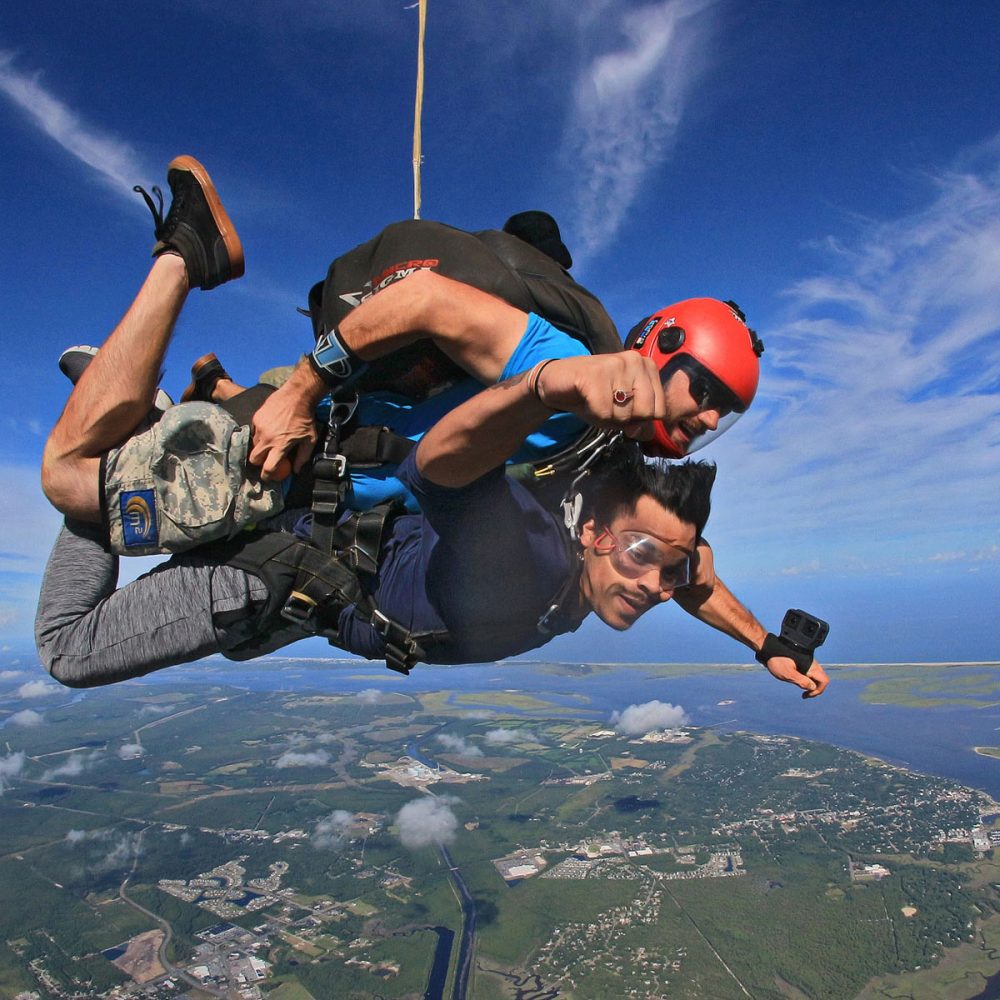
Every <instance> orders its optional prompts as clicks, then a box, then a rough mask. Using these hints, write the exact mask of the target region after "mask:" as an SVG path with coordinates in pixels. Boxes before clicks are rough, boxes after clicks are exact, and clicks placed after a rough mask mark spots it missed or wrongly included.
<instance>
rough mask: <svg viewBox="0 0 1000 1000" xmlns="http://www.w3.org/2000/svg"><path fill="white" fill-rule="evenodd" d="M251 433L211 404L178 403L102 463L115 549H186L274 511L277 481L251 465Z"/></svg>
mask: <svg viewBox="0 0 1000 1000" xmlns="http://www.w3.org/2000/svg"><path fill="white" fill-rule="evenodd" d="M249 452H250V428H249V427H245V426H244V427H241V426H240V425H238V424H237V423H236V421H235V420H234V419H233V418H232V417H231V416H230V415H229V414H228V413H226V411H225V410H223V409H222V408H221V407H218V406H216V405H214V404H212V403H182V404H180V405H179V406H173V407H171V408H170V409H169V410H167V411H166V412H165V413H164V414H163V417H162V418H161V419H160V421H159V423H156V424H154V425H153V426H152V427H150V428H149V429H148V430H146V431H143V432H142V433H141V434H136V435H135V436H134V437H132V438H130V439H129V440H128V441H126V442H125V444H123V445H122V446H121V447H120V448H115V449H112V450H111V451H109V452H108V454H107V455H106V456H105V459H104V461H103V463H102V486H103V502H104V510H105V512H106V516H107V521H108V527H109V529H110V536H111V548H112V551H113V552H115V553H117V554H118V555H127V556H147V555H158V554H166V553H169V552H183V551H185V550H186V549H190V548H194V547H195V546H197V545H203V544H204V543H205V542H212V541H217V540H219V539H224V538H232V537H233V536H234V535H235V534H237V532H239V531H241V530H243V529H244V528H246V527H248V526H251V525H253V524H256V523H257V522H259V521H262V520H264V519H265V518H267V517H271V516H272V515H274V514H277V513H279V512H280V511H281V510H282V507H283V505H284V504H283V495H282V487H281V484H280V483H262V482H261V481H260V478H259V470H257V469H256V468H254V467H253V466H251V465H249V463H248V462H247V456H248V455H249Z"/></svg>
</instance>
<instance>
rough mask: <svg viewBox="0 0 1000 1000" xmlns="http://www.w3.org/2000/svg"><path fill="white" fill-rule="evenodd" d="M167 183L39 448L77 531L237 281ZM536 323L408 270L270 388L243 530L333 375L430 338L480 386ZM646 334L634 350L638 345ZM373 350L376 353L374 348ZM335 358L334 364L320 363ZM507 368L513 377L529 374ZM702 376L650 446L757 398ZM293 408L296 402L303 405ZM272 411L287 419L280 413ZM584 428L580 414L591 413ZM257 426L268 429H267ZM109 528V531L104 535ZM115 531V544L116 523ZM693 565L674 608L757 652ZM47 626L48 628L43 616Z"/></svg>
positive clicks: (262, 507) (186, 175)
mask: <svg viewBox="0 0 1000 1000" xmlns="http://www.w3.org/2000/svg"><path fill="white" fill-rule="evenodd" d="M168 178H169V179H170V182H171V187H172V189H173V193H174V203H173V205H172V208H171V212H170V213H169V214H168V216H167V218H166V219H165V220H164V219H162V218H160V219H158V220H157V223H158V224H157V237H158V243H157V246H156V248H155V251H154V252H155V254H156V259H155V261H154V264H153V267H152V268H151V271H150V274H149V276H148V278H147V280H146V282H145V284H144V285H143V287H142V289H141V290H140V292H139V294H138V295H137V297H136V299H135V301H134V302H133V304H132V306H131V307H130V309H129V310H128V312H127V313H126V315H125V317H124V318H123V320H122V321H121V323H120V324H119V326H118V327H117V328H116V330H115V331H113V333H112V335H111V336H110V337H109V339H108V341H107V342H106V343H105V345H104V346H103V347H102V349H101V351H100V352H99V353H98V355H97V356H96V357H95V358H94V359H93V363H92V364H90V365H89V367H88V368H87V370H86V372H85V373H84V374H83V377H82V378H81V380H80V382H79V384H78V385H77V386H76V388H75V389H74V391H73V393H72V394H71V397H70V400H69V402H68V403H67V407H66V410H65V411H64V413H63V416H62V417H61V418H60V421H59V422H58V423H57V426H56V428H55V429H54V431H53V433H52V435H51V436H50V438H49V441H48V443H47V445H46V452H45V458H44V461H43V486H44V488H45V491H46V494H47V495H48V497H49V499H50V500H51V501H52V502H53V504H54V505H55V506H56V507H57V508H58V509H59V510H61V511H62V512H63V513H64V514H66V515H67V516H68V517H69V518H72V519H75V520H77V521H83V522H91V523H100V522H107V521H108V520H109V519H111V520H113V519H114V516H115V513H116V512H115V511H114V510H113V509H112V506H113V505H110V504H109V503H108V493H107V490H106V481H105V474H106V472H107V470H108V464H109V463H108V455H109V453H111V452H114V451H115V449H116V448H117V447H118V446H123V442H126V441H127V440H128V439H129V436H130V435H131V434H132V432H133V430H134V429H135V428H136V427H137V426H138V425H139V424H140V423H141V421H142V420H143V419H144V417H145V415H146V413H147V412H148V410H149V408H150V404H151V401H152V399H153V397H154V394H155V392H156V382H157V376H158V373H159V371H160V369H161V365H162V361H163V358H164V355H165V352H166V348H167V345H168V343H169V339H170V334H171V332H172V328H173V324H174V322H175V321H176V318H177V316H178V315H179V313H180V310H181V308H182V306H183V303H184V301H185V299H186V296H187V294H188V292H189V290H190V289H191V288H192V287H201V288H204V289H208V288H213V287H215V286H216V285H219V284H222V283H223V282H225V281H228V280H231V279H234V278H238V277H239V276H241V274H242V273H243V259H242V247H241V245H240V242H239V238H238V236H237V235H236V233H235V230H234V228H233V227H232V224H231V222H230V221H229V219H228V216H227V215H226V213H225V211H224V209H223V208H222V205H221V202H220V201H219V199H218V195H217V193H216V192H215V189H214V186H213V185H212V183H211V181H210V179H209V178H208V175H207V173H206V172H205V171H204V168H203V167H202V166H201V165H200V164H198V163H197V161H195V160H193V159H192V158H190V157H181V158H178V160H175V161H174V163H173V164H171V169H170V172H169V174H168ZM179 195H181V196H180V197H179ZM154 215H155V213H154ZM672 318H673V317H651V318H650V320H649V321H646V322H644V323H643V324H641V329H639V330H638V333H637V334H636V340H637V341H639V343H637V344H636V347H637V351H638V353H639V354H643V353H644V352H643V351H642V349H641V348H642V347H643V346H645V344H647V343H654V344H656V343H661V340H660V338H659V337H652V336H650V334H651V332H653V331H655V329H656V327H657V325H659V326H660V327H661V328H662V327H669V326H671V325H672V324H671V323H669V322H667V320H669V319H672ZM536 319H537V317H528V316H527V315H526V314H524V313H522V312H519V311H518V310H516V309H512V308H511V307H510V306H508V305H505V304H504V303H503V302H501V301H500V300H498V299H496V298H495V297H493V296H490V295H487V294H485V293H484V292H482V291H480V290H478V289H475V288H472V287H470V286H467V285H464V284H462V283H461V282H456V281H454V280H451V279H448V278H445V277H443V276H441V275H438V274H435V273H433V271H430V270H418V271H417V272H416V273H414V274H412V275H410V276H409V277H407V278H406V280H405V281H398V282H395V283H393V284H390V285H389V286H388V287H386V288H385V289H384V290H382V291H380V292H379V294H378V295H377V296H374V297H372V298H370V299H368V300H367V301H366V302H364V303H363V304H362V305H361V306H360V307H358V308H357V309H355V310H354V311H353V312H351V313H350V315H349V317H348V318H347V319H346V320H345V321H344V323H343V324H342V325H341V327H340V329H339V331H338V333H339V339H338V337H337V336H334V337H332V338H331V337H327V340H326V343H325V346H326V347H327V349H328V350H327V353H326V356H323V354H322V352H314V356H311V357H310V358H308V359H307V360H304V361H303V362H302V363H300V365H299V366H298V367H297V369H296V372H295V374H294V375H293V377H292V379H290V380H289V383H286V387H285V391H283V390H279V391H278V392H277V393H275V394H274V395H273V396H271V398H270V401H269V402H273V404H274V405H272V406H271V407H270V413H267V412H265V413H264V415H263V416H264V419H261V420H258V423H257V425H256V429H255V435H254V446H253V451H252V453H251V456H250V459H251V462H256V464H258V465H260V466H261V467H262V471H263V475H261V476H260V477H255V476H253V475H252V474H251V472H252V470H251V469H249V468H247V469H246V470H245V471H246V473H247V474H248V475H247V477H246V478H247V480H248V483H249V493H250V494H253V495H252V496H248V497H245V498H244V499H246V500H247V504H246V506H247V507H248V509H249V510H250V512H251V518H250V519H251V520H262V519H263V518H264V517H266V516H267V515H268V514H271V513H274V512H275V510H276V508H277V507H278V506H280V504H279V503H275V502H274V491H273V489H271V490H270V492H269V487H268V484H267V483H266V479H267V477H268V476H269V475H272V476H273V475H275V474H278V475H280V474H281V473H282V472H285V473H287V464H286V465H285V468H284V469H282V468H281V466H282V463H287V461H288V458H289V457H290V456H291V455H294V458H295V463H296V464H297V465H301V464H302V463H303V462H304V461H305V459H306V457H307V456H308V454H309V453H310V452H311V449H312V447H313V435H314V433H315V431H314V429H313V424H312V413H311V407H312V405H313V404H314V402H315V396H316V394H317V393H320V390H321V389H323V390H324V391H329V389H330V388H331V385H330V382H331V375H332V376H333V381H336V379H337V378H342V377H343V375H344V374H346V375H348V376H349V375H350V374H351V370H350V369H351V368H352V367H354V366H355V365H356V364H357V362H358V361H359V360H360V359H361V357H362V355H363V354H365V353H369V354H370V355H371V356H373V357H374V356H376V354H377V353H378V352H391V351H393V350H395V349H397V348H398V347H400V346H402V345H404V344H405V343H406V342H408V341H412V340H415V339H420V338H421V337H427V336H432V337H433V339H434V342H435V344H436V345H438V346H439V347H440V348H441V349H442V350H443V351H444V353H445V354H446V355H447V356H448V357H449V358H451V359H452V360H454V361H456V362H457V363H458V364H459V365H460V366H461V367H462V368H463V369H464V370H465V371H468V372H470V373H471V374H472V375H474V376H475V377H476V378H477V379H479V380H480V381H481V383H487V384H489V383H493V382H495V381H496V380H497V378H498V377H499V376H501V375H502V374H503V369H504V367H505V366H506V365H507V364H509V363H510V360H511V358H512V357H513V356H515V355H516V354H517V350H518V348H519V346H520V345H521V343H522V342H523V341H524V339H525V336H526V334H525V323H527V324H528V327H529V329H530V328H531V326H532V324H533V323H534V321H535V320H536ZM534 325H535V327H536V331H535V332H536V335H540V336H541V338H542V339H543V340H545V338H546V337H548V338H550V339H549V341H548V342H547V343H545V344H544V346H543V348H542V355H541V356H542V361H544V362H545V363H546V364H548V363H551V362H553V361H555V360H558V359H560V358H563V359H569V358H573V357H577V358H582V356H584V355H587V354H589V353H590V352H589V351H588V350H587V349H586V347H583V346H582V345H579V346H578V347H576V348H574V347H572V346H570V347H569V348H568V349H567V348H565V347H564V348H559V346H558V345H557V344H556V341H558V340H559V337H558V334H559V331H557V330H555V329H554V328H551V327H548V328H546V326H547V325H545V324H537V323H535V324H534ZM539 330H540V334H539ZM327 333H328V334H332V333H334V331H332V330H330V331H327ZM644 335H645V337H646V340H645V342H642V338H643V336H644ZM740 335H741V336H742V337H743V338H745V340H746V342H747V344H748V345H750V344H751V343H752V342H751V340H750V337H749V334H748V333H747V331H746V328H745V327H742V329H741V331H740ZM563 339H568V338H563ZM372 343H375V345H376V346H374V347H372V346H371V345H372ZM348 344H350V346H348ZM619 344H620V342H619ZM331 346H332V347H333V350H332V351H331V350H329V348H331ZM338 350H339V351H340V353H341V355H342V357H340V358H337V357H335V356H334V357H333V358H331V357H330V355H331V354H333V355H336V353H337V351H338ZM747 350H748V351H749V350H750V347H749V346H748V348H747ZM628 353H631V352H628ZM633 357H634V355H633ZM344 361H346V362H347V363H346V364H344V363H342V362H344ZM653 362H654V359H653V358H651V357H650V356H649V355H648V354H647V355H646V358H645V364H647V365H650V366H652V364H653ZM541 364H542V362H536V364H535V366H533V368H532V369H531V370H532V371H533V372H534V379H533V386H534V389H535V390H536V396H539V394H538V392H537V390H538V389H539V387H540V386H545V385H546V384H547V383H551V380H552V379H553V378H556V373H557V371H562V372H564V371H567V370H569V371H575V370H576V369H574V368H572V367H570V368H568V369H567V368H565V366H564V367H563V368H562V369H558V368H557V367H553V369H552V370H551V371H550V372H549V375H548V379H546V377H545V370H544V367H541ZM516 370H517V371H519V372H525V371H527V370H528V368H527V367H519V368H517V369H516ZM588 370H589V369H588ZM653 370H654V371H656V370H657V369H656V368H653ZM710 376H711V373H710V372H708V373H706V372H703V371H699V370H697V369H696V368H692V367H688V368H686V369H685V368H680V369H678V371H677V372H676V373H674V374H673V376H672V377H671V379H670V381H669V384H667V385H664V387H663V393H662V399H661V402H659V403H658V407H659V409H658V411H657V413H656V416H657V420H656V421H655V422H654V434H655V428H656V427H660V428H662V429H663V433H664V434H666V436H667V437H668V438H669V439H670V440H671V441H673V442H674V443H675V444H676V443H677V441H680V442H681V443H683V442H684V441H685V440H691V439H693V438H694V437H696V436H697V435H699V434H700V433H702V432H704V431H706V430H710V429H712V425H713V424H716V425H717V423H718V421H719V419H720V417H721V416H722V415H723V411H724V410H725V411H727V412H728V411H738V410H739V409H740V408H745V406H746V405H748V404H749V401H750V399H752V395H753V389H755V388H756V371H754V373H753V385H752V386H751V387H749V388H747V387H743V396H744V398H742V399H741V398H737V399H736V400H735V401H734V400H733V399H732V398H731V397H732V388H731V387H727V386H724V385H723V386H720V385H719V384H717V381H714V380H713V379H712V378H711V377H710ZM578 389H579V387H577V389H573V388H572V387H567V388H566V389H565V390H564V391H565V392H566V393H568V394H569V396H572V395H573V393H574V392H577V391H578ZM631 392H632V390H631V389H630V388H628V387H624V386H623V387H618V386H616V387H614V389H613V394H614V398H613V400H612V404H610V405H613V406H614V407H616V409H613V410H612V411H611V414H610V416H613V417H614V418H615V419H614V420H607V421H604V422H605V423H607V424H608V425H609V426H615V427H620V426H622V424H623V421H622V419H621V417H622V415H623V411H622V410H621V409H620V407H623V406H625V407H627V405H628V403H629V401H630V398H623V399H621V400H619V399H618V398H617V397H618V394H621V395H622V396H623V397H630V393H631ZM727 392H728V393H729V395H728V396H727V395H726V393H727ZM569 396H568V397H567V398H569ZM746 397H748V398H746ZM539 398H540V396H539ZM303 400H306V401H307V402H306V403H305V405H303V402H302V401H303ZM672 400H675V402H674V403H673V404H672V402H671V401H672ZM672 406H673V409H672ZM282 407H284V408H285V411H286V412H284V413H283V412H282ZM473 412H474V411H473ZM275 414H277V418H276V419H275ZM588 416H592V413H590V412H589V411H588ZM266 421H271V426H272V427H278V428H279V429H278V430H277V431H274V430H270V431H269V430H267V429H266ZM597 422H598V423H601V421H597ZM282 428H283V429H282ZM672 432H673V433H672ZM109 450H110V451H109ZM278 492H279V494H280V491H278ZM269 505H270V506H269ZM238 527H239V526H237V530H238ZM114 530H115V529H114V527H113V525H112V535H113V536H114ZM118 531H119V541H122V540H123V539H122V535H123V525H122V524H119V527H118ZM202 540H209V539H202ZM184 542H185V544H184V545H181V546H176V547H175V548H173V549H171V548H170V546H166V550H167V551H181V550H182V549H184V548H188V547H190V545H191V540H190V539H185V540H184ZM124 545H125V549H126V551H125V552H124V554H143V553H141V552H133V553H129V552H128V551H127V546H128V540H127V539H124ZM697 555H698V557H697V558H695V559H693V560H692V565H693V567H694V568H695V569H694V574H693V578H692V580H691V581H690V584H691V585H690V586H689V587H688V588H687V589H686V591H685V592H684V596H683V599H681V598H679V602H680V603H682V606H684V607H685V610H688V611H689V612H690V613H692V614H695V615H696V616H697V617H699V618H700V619H701V620H703V621H705V622H706V623H707V624H710V625H712V626H713V627H715V628H718V629H720V630H722V631H724V632H726V633H727V634H729V635H731V636H733V637H734V638H736V639H738V640H739V641H741V642H743V643H745V644H746V645H748V646H750V647H751V648H752V649H754V650H756V651H758V652H760V651H761V650H762V648H763V647H764V643H765V639H766V638H767V633H766V630H764V629H763V628H762V627H761V626H760V624H759V623H757V622H756V620H755V619H754V618H753V616H752V615H751V614H750V612H749V611H747V610H746V609H745V608H744V607H743V606H742V605H741V604H740V603H739V601H737V600H736V598H735V597H734V596H733V595H732V594H731V593H730V592H729V591H728V589H727V588H725V586H724V585H723V584H722V581H721V580H719V579H718V578H717V577H716V576H715V574H714V571H713V569H712V564H711V555H710V550H708V549H707V548H704V549H702V547H700V546H699V551H698V554H697ZM680 593H681V592H680V591H678V595H679V594H680ZM237 596H238V595H236V596H234V597H233V600H236V599H237ZM210 613H214V612H212V611H210ZM48 623H49V625H52V624H53V620H52V617H51V616H49V618H48ZM762 662H765V660H762ZM765 665H766V666H767V668H768V670H769V671H770V672H771V673H772V674H773V675H774V676H775V677H776V678H778V679H781V680H785V681H791V682H793V683H795V684H796V685H798V686H799V687H801V688H802V689H803V691H804V695H805V696H816V695H818V694H820V693H821V692H822V690H823V689H824V688H825V686H826V683H827V680H826V677H825V674H824V673H823V671H822V668H821V667H820V665H819V664H818V663H816V662H815V661H814V662H813V663H812V664H811V665H810V667H809V670H808V673H807V674H799V672H798V671H797V669H796V666H795V663H794V662H793V661H791V660H789V659H788V658H787V657H786V656H783V655H780V653H778V654H774V655H771V656H769V657H767V658H766V662H765Z"/></svg>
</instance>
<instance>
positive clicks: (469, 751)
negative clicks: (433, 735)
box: [437, 733, 483, 757]
mask: <svg viewBox="0 0 1000 1000" xmlns="http://www.w3.org/2000/svg"><path fill="white" fill-rule="evenodd" d="M437 741H438V743H440V744H441V746H443V747H444V748H445V749H446V750H450V751H451V752H452V753H454V754H458V756H459V757H482V755H483V751H482V750H480V749H479V747H477V746H473V745H472V744H471V743H470V742H469V741H468V740H466V739H464V738H463V737H461V736H453V735H452V734H451V733H441V734H440V735H439V736H438V738H437Z"/></svg>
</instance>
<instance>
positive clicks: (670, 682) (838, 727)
mask: <svg viewBox="0 0 1000 1000" xmlns="http://www.w3.org/2000/svg"><path fill="white" fill-rule="evenodd" d="M932 669H945V668H932ZM946 669H947V670H948V674H947V675H946V676H947V677H948V678H949V679H951V678H954V681H955V685H956V687H958V686H959V685H960V684H961V682H962V680H963V679H964V678H968V677H972V676H979V677H981V676H982V675H983V674H985V673H989V674H991V675H992V676H993V677H994V678H995V680H996V686H997V690H998V692H1000V665H995V664H992V665H988V666H979V665H975V666H968V667H961V666H955V667H948V668H946ZM171 674H172V675H173V678H174V679H173V681H172V680H171ZM830 676H831V683H830V687H829V688H828V689H827V691H826V692H825V693H824V694H823V695H822V697H820V698H812V699H809V700H803V699H802V698H801V697H800V694H799V691H798V689H796V688H793V687H792V686H791V685H788V684H782V683H780V682H778V681H775V680H774V679H773V678H771V677H770V675H769V674H767V673H765V672H764V671H763V670H762V669H761V670H760V671H746V670H727V669H726V667H725V666H719V667H718V668H717V669H713V670H712V671H711V672H705V671H704V669H702V670H700V671H699V672H698V673H696V674H692V675H689V676H680V677H655V676H650V675H649V674H647V673H646V672H645V671H643V669H642V667H641V666H628V665H622V666H616V667H614V668H613V669H612V670H611V671H608V672H602V673H596V674H591V675H584V676H575V675H573V676H563V675H558V674H552V673H548V672H544V671H540V670H539V669H538V665H537V664H528V663H506V664H502V665H498V664H487V665H482V666H471V667H460V668H456V667H430V666H419V667H417V668H415V669H414V671H413V673H412V674H410V676H409V677H403V676H401V675H398V674H394V673H393V672H392V671H389V670H386V669H385V668H384V667H382V666H381V665H375V664H369V663H345V662H343V661H339V662H334V663H331V664H329V665H324V664H323V663H322V662H321V661H315V660H302V661H297V660H278V659H274V660H267V661H258V663H256V664H253V665H252V666H251V665H249V664H245V663H244V664H240V665H238V666H236V665H233V664H229V663H226V662H223V661H205V662H204V663H203V665H191V666H188V667H184V668H174V670H173V671H171V670H167V671H162V672H160V673H159V674H154V675H150V676H149V677H148V678H146V679H145V680H144V683H156V684H170V683H176V682H177V681H180V680H182V679H183V681H184V683H190V682H191V681H196V680H197V681H200V682H211V683H223V682H224V683H229V684H235V685H238V686H241V687H248V688H251V689H255V690H298V691H305V690H321V691H325V692H329V693H337V692H343V693H356V692H359V691H363V690H371V689H376V690H379V691H386V692H388V691H400V692H407V691H441V690H450V691H451V692H453V695H457V694H459V693H461V694H462V695H463V696H464V697H463V701H462V705H463V707H465V708H469V709H473V708H475V707H477V705H476V702H475V699H471V700H470V698H469V696H470V694H473V693H475V692H482V694H483V700H482V702H481V705H480V706H479V707H482V708H489V707H490V704H491V698H490V696H491V695H492V694H495V693H497V692H504V691H516V692H519V693H524V694H532V695H535V696H536V697H540V698H543V699H544V700H546V701H547V702H549V703H550V704H553V705H556V706H561V707H569V708H572V709H573V710H574V712H577V713H579V714H580V715H581V716H584V717H589V718H593V719H594V721H595V723H601V724H607V723H608V722H609V720H610V717H611V714H612V712H615V711H619V712H620V711H622V710H623V709H625V708H627V707H628V706H629V705H632V704H643V703H645V702H649V701H653V700H658V701H661V702H668V703H670V704H673V705H677V706H680V707H681V708H683V709H684V711H685V713H686V714H687V717H688V719H689V721H690V723H691V724H692V725H695V726H712V727H716V728H718V729H720V730H724V731H734V730H749V731H751V732H759V733H767V734H771V735H785V736H798V737H802V738H804V739H810V740H819V741H822V742H826V743H833V744H835V745H837V746H842V747H847V748H848V749H851V750H857V751H860V752H862V753H867V754H872V755H874V756H876V757H880V758H882V759H883V760H886V761H888V762H890V763H893V764H898V765H900V766H902V767H906V768H909V769H911V770H914V771H920V772H923V773H926V774H936V775H940V776H942V777H947V778H952V779H954V780H956V781H959V782H961V783H962V784H964V785H969V786H972V787H974V788H980V789H982V790H983V791H985V792H987V793H989V794H990V795H992V796H993V797H994V798H996V799H997V800H998V801H1000V759H995V758H990V757H984V756H982V755H980V754H977V753H975V751H974V747H976V746H998V745H1000V705H998V706H995V707H982V708H976V707H969V706H935V707H920V708H911V707H906V706H900V705H879V704H871V703H868V702H866V701H863V700H862V698H861V694H862V692H863V691H864V689H865V688H866V687H867V686H868V685H869V683H870V682H871V679H870V678H866V676H865V671H864V670H863V669H848V670H836V669H832V670H831V671H830ZM883 676H884V674H883V673H882V672H881V671H880V672H879V677H880V679H881V678H882V677H883ZM581 696H582V698H583V699H585V700H581ZM997 701H998V702H1000V696H998V698H997ZM504 711H505V712H511V711H513V710H512V709H510V708H507V707H505V708H504ZM527 714H531V713H530V712H529V713H527Z"/></svg>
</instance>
